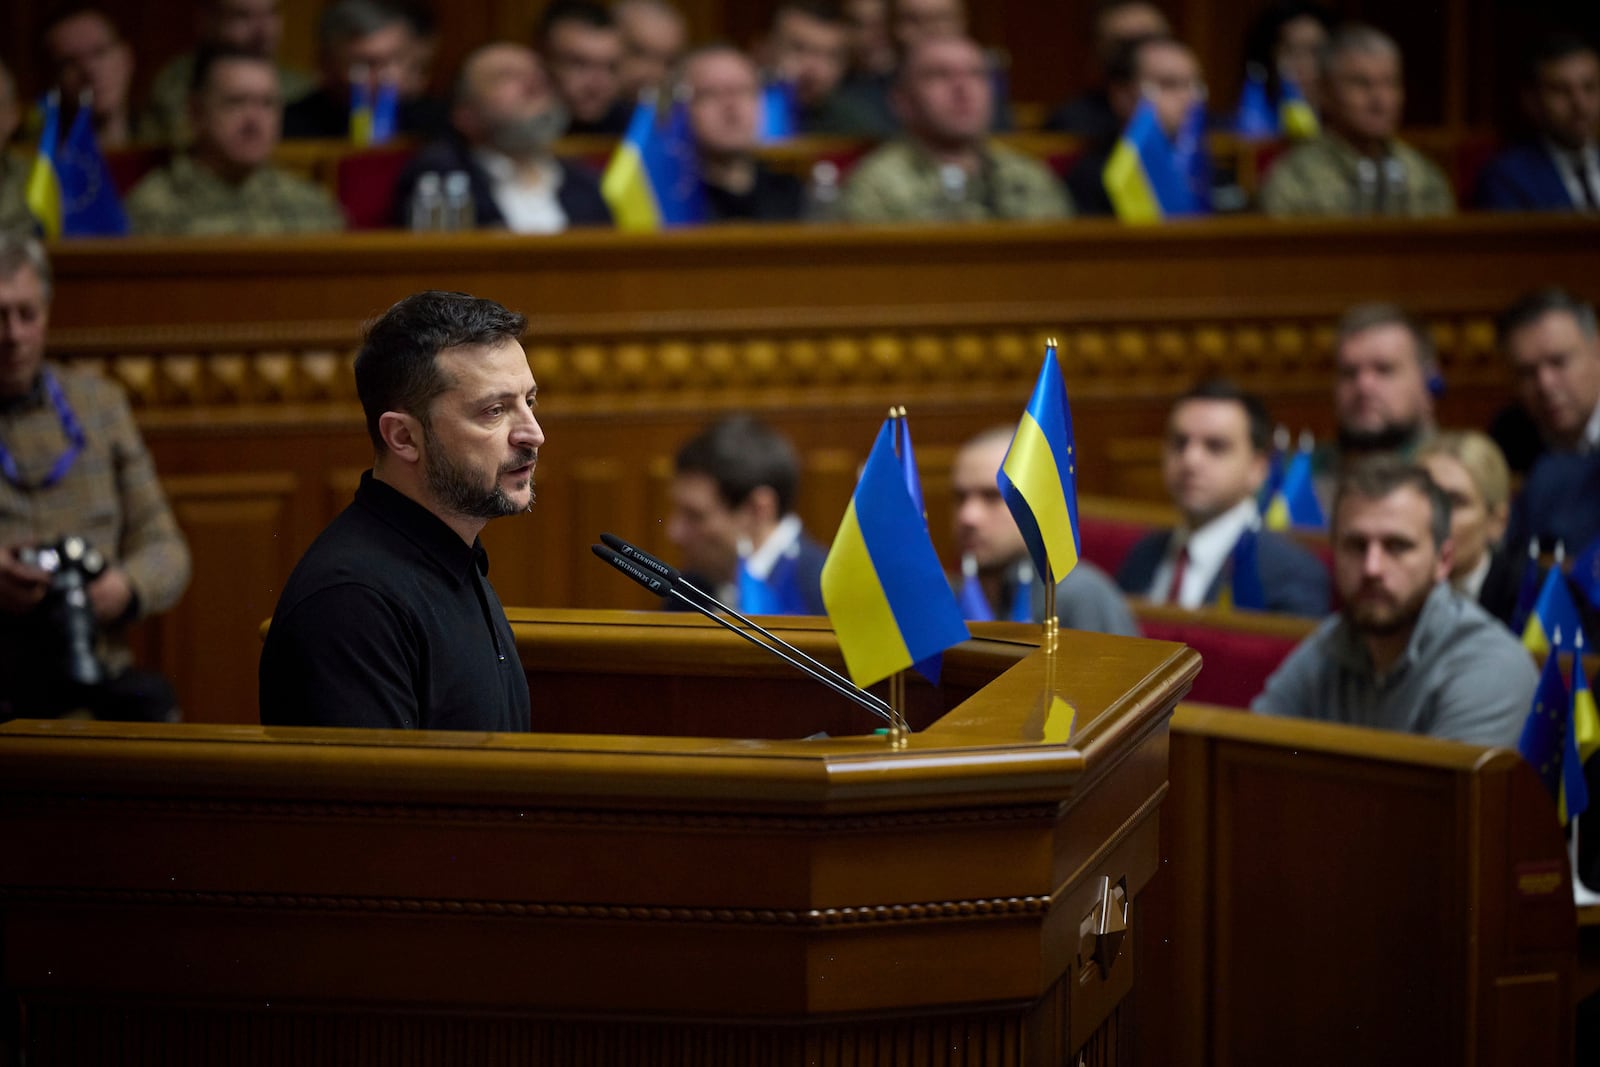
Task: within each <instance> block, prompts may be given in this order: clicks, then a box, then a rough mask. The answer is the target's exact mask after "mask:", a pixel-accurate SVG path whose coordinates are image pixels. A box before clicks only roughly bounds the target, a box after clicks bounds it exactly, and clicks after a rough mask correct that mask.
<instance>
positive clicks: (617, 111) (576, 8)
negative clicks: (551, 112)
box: [539, 0, 635, 137]
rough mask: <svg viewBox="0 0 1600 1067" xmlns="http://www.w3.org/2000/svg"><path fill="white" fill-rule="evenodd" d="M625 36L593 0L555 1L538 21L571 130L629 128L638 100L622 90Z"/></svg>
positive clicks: (542, 50)
mask: <svg viewBox="0 0 1600 1067" xmlns="http://www.w3.org/2000/svg"><path fill="white" fill-rule="evenodd" d="M622 53H623V47H622V34H621V33H619V32H618V31H617V24H616V21H615V20H614V19H612V17H611V13H610V12H609V11H607V10H606V9H605V8H604V7H601V6H600V5H599V4H597V3H594V2H593V0H555V2H554V3H552V4H551V5H550V6H549V7H547V8H545V11H544V16H543V18H542V19H541V20H540V22H539V54H540V55H541V56H542V57H543V58H544V62H545V65H546V66H547V67H548V68H549V71H550V79H551V81H552V82H553V83H554V85H555V88H556V96H557V97H559V98H560V100H561V103H562V104H563V105H564V106H565V107H566V109H567V115H568V120H567V132H568V133H573V134H600V135H603V136H608V137H616V136H621V135H622V134H623V133H625V132H627V129H628V119H629V118H630V117H631V116H632V115H633V106H634V103H635V101H634V100H631V99H628V98H626V97H624V96H623V94H622V79H621V69H622Z"/></svg>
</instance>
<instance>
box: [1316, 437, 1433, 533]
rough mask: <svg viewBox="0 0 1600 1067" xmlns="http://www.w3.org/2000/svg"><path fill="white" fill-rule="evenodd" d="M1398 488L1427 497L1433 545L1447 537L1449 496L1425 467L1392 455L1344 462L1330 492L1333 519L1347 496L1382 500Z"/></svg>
mask: <svg viewBox="0 0 1600 1067" xmlns="http://www.w3.org/2000/svg"><path fill="white" fill-rule="evenodd" d="M1401 489H1415V490H1416V491H1417V492H1419V493H1421V494H1422V496H1423V498H1424V499H1425V500H1427V502H1428V509H1429V513H1430V520H1431V521H1430V522H1429V528H1430V532H1431V533H1432V534H1433V544H1434V547H1435V548H1437V547H1439V546H1440V545H1442V544H1444V543H1445V541H1447V540H1449V538H1450V498H1449V497H1448V496H1446V495H1445V491H1444V490H1443V489H1440V488H1439V483H1438V482H1435V481H1434V480H1433V476H1432V475H1431V474H1429V473H1428V468H1426V467H1424V466H1422V465H1421V464H1418V463H1413V462H1411V461H1410V460H1405V459H1401V458H1400V457H1399V456H1393V455H1378V456H1370V457H1368V458H1365V459H1361V460H1357V461H1356V462H1354V463H1351V464H1349V465H1348V466H1346V468H1345V469H1344V471H1343V472H1342V473H1341V474H1340V476H1339V488H1338V489H1337V490H1335V491H1334V494H1333V521H1334V522H1335V523H1337V522H1338V520H1339V512H1340V510H1341V509H1342V508H1343V507H1344V502H1345V500H1346V499H1347V498H1349V497H1360V498H1361V499H1362V500H1382V499H1383V498H1384V497H1386V496H1388V495H1389V494H1391V493H1395V492H1398V491H1400V490H1401ZM1334 532H1335V533H1337V531H1334Z"/></svg>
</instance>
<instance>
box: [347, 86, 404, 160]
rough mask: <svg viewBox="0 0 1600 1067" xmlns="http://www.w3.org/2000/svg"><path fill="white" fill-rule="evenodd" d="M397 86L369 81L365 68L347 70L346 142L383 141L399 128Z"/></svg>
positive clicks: (366, 145) (369, 144) (367, 144)
mask: <svg viewBox="0 0 1600 1067" xmlns="http://www.w3.org/2000/svg"><path fill="white" fill-rule="evenodd" d="M399 123H400V87H399V86H398V85H396V84H395V83H394V82H379V83H378V84H377V85H373V84H372V83H371V82H370V81H369V80H368V78H367V75H366V71H365V69H358V70H354V71H352V72H351V74H350V143H351V144H355V145H358V146H360V147H362V148H370V147H372V146H373V145H380V144H386V143H388V142H389V141H392V140H394V136H395V134H396V133H397V132H399V130H398V128H399Z"/></svg>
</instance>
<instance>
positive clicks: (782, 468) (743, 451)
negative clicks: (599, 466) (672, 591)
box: [667, 415, 828, 615]
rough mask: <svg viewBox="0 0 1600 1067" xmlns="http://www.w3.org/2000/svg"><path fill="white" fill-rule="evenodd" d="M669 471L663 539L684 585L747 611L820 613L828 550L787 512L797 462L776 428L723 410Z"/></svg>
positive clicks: (795, 484)
mask: <svg viewBox="0 0 1600 1067" xmlns="http://www.w3.org/2000/svg"><path fill="white" fill-rule="evenodd" d="M674 468H675V469H674V472H673V478H672V514H671V517H670V518H668V520H667V537H668V538H670V539H671V541H672V543H673V544H674V545H676V546H677V548H678V552H679V555H680V556H681V563H682V568H683V571H684V574H685V576H686V577H688V579H689V580H690V581H691V582H693V583H694V584H695V585H696V586H698V587H699V588H701V589H703V590H705V591H706V592H708V593H710V594H711V595H712V596H714V597H716V598H717V599H718V600H721V601H722V602H723V603H724V604H728V605H731V606H732V607H735V608H737V609H739V610H740V611H744V612H747V613H756V614H764V615H824V614H826V613H827V610H826V608H824V607H823V604H822V563H823V561H824V560H825V559H827V556H828V552H827V549H825V548H823V547H822V546H821V545H820V544H818V543H817V542H816V541H815V540H814V539H813V538H812V537H811V536H810V535H808V534H807V533H806V532H805V529H804V527H803V526H802V525H801V523H800V516H798V515H796V514H795V513H794V499H795V491H796V489H797V488H798V486H799V482H800V460H799V458H798V457H797V456H796V455H795V451H794V446H793V445H791V444H790V443H789V441H788V440H787V439H786V438H785V437H784V436H783V435H782V434H780V433H778V432H777V431H776V430H774V429H773V428H772V427H770V426H768V425H766V424H765V423H763V422H761V421H760V420H759V419H756V418H753V417H751V416H749V415H730V416H728V417H727V418H724V419H721V420H719V421H717V422H716V423H714V424H713V425H712V426H711V427H710V428H709V429H707V430H706V431H705V432H703V433H701V434H700V435H699V436H697V437H695V438H694V439H692V440H691V441H689V443H688V444H686V445H684V446H683V448H681V449H680V450H679V451H678V455H677V458H676V460H675V461H674ZM682 606H683V605H682V602H681V601H678V600H677V599H676V598H673V599H672V600H670V601H669V602H668V604H667V607H669V608H673V609H677V608H681V607H682Z"/></svg>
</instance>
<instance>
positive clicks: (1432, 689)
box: [1251, 456, 1538, 746]
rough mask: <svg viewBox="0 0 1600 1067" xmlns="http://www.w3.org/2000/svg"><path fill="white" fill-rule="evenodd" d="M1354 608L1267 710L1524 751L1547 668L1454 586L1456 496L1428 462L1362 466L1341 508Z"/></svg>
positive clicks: (1321, 636) (1311, 648) (1311, 646)
mask: <svg viewBox="0 0 1600 1067" xmlns="http://www.w3.org/2000/svg"><path fill="white" fill-rule="evenodd" d="M1332 540H1333V552H1334V580H1335V582H1336V583H1337V586H1338V590H1339V596H1340V599H1341V600H1342V602H1343V604H1344V608H1343V610H1342V611H1341V612H1340V613H1339V614H1338V615H1335V616H1333V617H1332V618H1330V619H1328V620H1327V621H1326V622H1324V623H1323V624H1322V625H1321V626H1320V627H1318V628H1317V630H1316V632H1314V633H1313V634H1312V635H1311V636H1310V637H1308V638H1306V639H1305V640H1304V641H1303V642H1301V643H1300V645H1299V646H1298V647H1297V648H1296V649H1295V650H1294V651H1293V652H1291V653H1290V654H1289V658H1288V659H1286V660H1285V661H1284V662H1283V665H1282V666H1281V667H1279V668H1278V670H1277V671H1275V672H1274V673H1273V675H1272V677H1270V678H1268V679H1267V685H1266V688H1265V689H1264V690H1263V691H1262V693H1261V695H1260V696H1258V697H1256V699H1255V701H1254V702H1253V703H1252V704H1251V709H1252V710H1253V711H1255V712H1257V713H1258V714H1262V715H1280V716H1286V717H1291V718H1302V719H1312V720H1318V721H1322V722H1337V723H1346V724H1349V725H1352V726H1369V727H1376V728H1378V729H1384V730H1397V731H1401V732H1404V733H1413V734H1424V735H1427V736H1429V737H1440V738H1448V739H1450V740H1454V741H1467V742H1470V743H1472V744H1477V745H1508V746H1509V745H1515V744H1516V743H1517V738H1518V737H1519V735H1520V734H1521V732H1522V724H1523V721H1524V720H1525V719H1526V718H1527V715H1528V708H1529V705H1530V703H1531V702H1532V699H1533V691H1534V687H1535V686H1536V685H1537V683H1538V673H1537V672H1536V671H1535V670H1534V666H1533V661H1532V659H1531V658H1530V657H1529V656H1528V650H1527V649H1525V648H1523V647H1522V644H1521V643H1520V642H1519V641H1518V640H1517V639H1516V638H1515V637H1513V636H1512V634H1511V632H1510V631H1509V630H1507V629H1506V627H1505V626H1504V624H1502V623H1501V622H1500V621H1499V620H1498V619H1496V618H1494V617H1493V616H1491V615H1490V614H1489V613H1488V612H1486V611H1484V610H1483V609H1482V608H1481V607H1479V606H1478V605H1477V604H1475V603H1473V602H1472V601H1471V600H1468V599H1467V598H1466V597H1463V596H1461V595H1460V594H1458V593H1456V592H1455V590H1454V589H1452V588H1451V586H1450V582H1449V580H1448V579H1449V576H1450V567H1451V560H1452V558H1453V550H1454V547H1453V544H1452V542H1451V541H1450V501H1449V499H1448V498H1447V497H1446V496H1445V495H1444V493H1443V491H1442V490H1440V488H1439V487H1438V486H1437V485H1436V484H1435V483H1434V481H1433V479H1432V478H1431V477H1429V475H1428V472H1427V471H1426V470H1425V469H1423V468H1422V467H1419V466H1416V465H1414V464H1411V463H1408V462H1406V461H1404V460H1400V459H1398V458H1396V457H1392V456H1385V457H1377V458H1374V459H1369V460H1366V461H1365V462H1363V463H1361V464H1358V465H1357V466H1355V467H1353V468H1352V469H1350V470H1349V471H1348V472H1347V473H1346V474H1345V476H1344V478H1343V480H1342V481H1341V482H1340V484H1339V489H1338V493H1337V495H1336V497H1335V498H1334V506H1333V531H1332Z"/></svg>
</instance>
